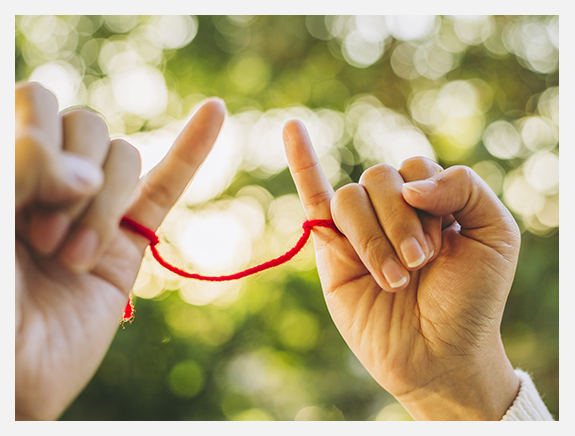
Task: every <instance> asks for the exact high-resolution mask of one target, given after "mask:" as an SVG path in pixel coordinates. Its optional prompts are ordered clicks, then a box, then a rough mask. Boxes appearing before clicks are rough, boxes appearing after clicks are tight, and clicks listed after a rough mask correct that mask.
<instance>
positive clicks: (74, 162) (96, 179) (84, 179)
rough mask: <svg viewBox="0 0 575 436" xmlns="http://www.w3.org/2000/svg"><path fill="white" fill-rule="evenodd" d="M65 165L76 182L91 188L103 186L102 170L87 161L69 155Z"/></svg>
mask: <svg viewBox="0 0 575 436" xmlns="http://www.w3.org/2000/svg"><path fill="white" fill-rule="evenodd" d="M64 163H65V164H66V166H67V167H68V169H69V170H70V173H71V174H72V175H73V176H74V178H75V179H76V181H78V182H80V183H81V184H83V185H88V186H90V187H93V186H100V185H101V184H102V181H103V178H102V170H101V169H100V168H98V167H97V166H96V165H94V164H93V163H92V162H90V161H88V160H87V159H84V158H82V157H80V156H75V155H73V154H67V155H66V156H65V157H64Z"/></svg>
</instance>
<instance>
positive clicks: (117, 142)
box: [110, 138, 142, 177]
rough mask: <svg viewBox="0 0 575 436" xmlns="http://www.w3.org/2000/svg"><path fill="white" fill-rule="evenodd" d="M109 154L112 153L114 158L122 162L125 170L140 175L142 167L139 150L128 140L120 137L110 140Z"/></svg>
mask: <svg viewBox="0 0 575 436" xmlns="http://www.w3.org/2000/svg"><path fill="white" fill-rule="evenodd" d="M110 154H114V155H115V158H117V159H118V160H119V161H121V162H122V164H123V166H125V168H126V170H127V171H129V172H130V173H133V174H135V175H136V176H137V177H138V176H139V175H140V171H141V167H142V159H141V157H140V152H139V151H138V149H137V148H136V147H134V146H133V145H132V144H130V143H129V142H128V141H126V140H125V139H120V138H118V139H113V140H112V141H111V142H110Z"/></svg>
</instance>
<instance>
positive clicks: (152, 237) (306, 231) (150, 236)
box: [120, 217, 339, 328]
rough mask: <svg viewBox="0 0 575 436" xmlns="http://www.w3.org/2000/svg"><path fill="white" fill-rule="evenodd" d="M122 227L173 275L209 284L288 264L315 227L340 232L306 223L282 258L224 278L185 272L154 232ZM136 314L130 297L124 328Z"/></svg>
mask: <svg viewBox="0 0 575 436" xmlns="http://www.w3.org/2000/svg"><path fill="white" fill-rule="evenodd" d="M120 225H122V226H124V227H126V228H127V229H130V230H132V231H133V232H135V233H138V234H140V235H142V236H143V237H145V238H146V239H147V240H148V241H150V250H151V251H152V254H153V256H154V258H155V259H156V260H157V261H158V263H159V264H160V265H162V266H163V267H164V268H166V269H168V270H170V271H172V272H173V273H176V274H178V275H179V276H182V277H187V278H190V279H196V280H204V281H208V282H225V281H229V280H237V279H241V278H243V277H247V276H250V275H252V274H256V273H258V272H260V271H265V270H266V269H270V268H273V267H274V266H278V265H281V264H284V263H286V262H287V261H289V260H291V259H292V258H293V257H294V256H295V255H296V254H298V253H299V252H300V251H301V249H302V248H303V247H304V245H305V244H306V242H307V240H308V239H309V236H310V235H311V230H312V229H313V228H314V227H327V228H330V229H333V230H335V231H336V232H339V230H338V229H337V227H336V226H335V224H334V222H333V221H332V220H308V221H305V222H304V223H303V225H302V227H303V234H302V235H301V237H300V238H299V240H298V241H297V243H296V244H295V245H294V247H293V248H292V249H291V250H288V251H287V252H286V253H284V254H282V255H281V256H279V257H276V258H275V259H272V260H269V261H267V262H264V263H262V264H260V265H257V266H254V267H251V268H248V269H245V270H243V271H240V272H237V273H235V274H230V275H224V276H204V275H201V274H196V273H189V272H187V271H184V270H183V269H180V268H178V267H177V266H174V265H172V264H171V263H169V262H168V261H167V260H165V259H164V258H163V257H162V255H161V254H160V252H159V251H158V249H157V248H156V246H157V245H158V244H159V243H160V239H159V238H158V236H157V235H156V234H155V233H154V232H153V231H152V230H150V229H148V228H147V227H144V226H143V225H141V224H140V223H137V222H136V221H134V220H131V219H130V218H126V217H124V218H122V221H121V223H120ZM135 312H136V309H135V308H134V303H133V300H132V296H131V295H130V296H129V297H128V303H127V304H126V307H125V308H124V312H123V314H122V318H121V319H120V323H121V324H122V328H124V323H126V322H129V323H130V324H132V321H133V320H134V316H135Z"/></svg>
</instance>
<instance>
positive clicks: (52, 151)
mask: <svg viewBox="0 0 575 436" xmlns="http://www.w3.org/2000/svg"><path fill="white" fill-rule="evenodd" d="M224 118H225V106H224V104H223V102H222V101H221V100H218V99H212V100H208V101H207V102H205V103H204V104H203V105H202V106H201V107H200V109H199V110H198V111H197V113H196V114H195V115H194V117H193V118H192V120H191V121H190V122H189V123H188V124H187V125H186V127H185V128H184V130H183V131H182V132H181V134H180V135H179V137H178V138H177V139H176V141H175V143H174V145H173V147H172V148H171V150H170V151H169V153H168V154H167V155H166V157H165V158H164V159H163V160H162V161H161V162H160V163H159V164H158V165H157V166H156V167H155V168H154V169H153V170H152V171H151V172H150V173H148V174H147V175H146V176H145V177H143V178H142V179H140V180H138V177H139V171H140V159H139V154H138V153H137V151H136V150H135V149H134V148H133V147H132V146H130V145H129V144H128V143H127V142H125V141H123V140H113V141H110V140H109V138H108V136H107V131H106V127H105V124H104V123H103V121H102V119H101V118H99V117H98V116H97V115H95V114H94V113H93V112H91V111H88V110H86V109H77V110H74V111H70V112H67V113H65V114H59V113H58V112H57V103H56V102H55V98H54V96H53V95H51V94H50V93H49V92H48V91H46V90H45V89H44V88H42V87H40V86H39V85H35V84H25V85H23V86H19V87H17V89H16V119H17V132H16V138H17V141H16V142H17V144H16V180H17V190H16V193H17V195H16V229H17V231H16V360H15V365H16V370H15V375H16V380H15V385H16V418H17V419H29V420H50V419H56V418H58V417H59V416H60V415H61V413H63V411H64V410H65V408H66V407H67V406H68V405H69V404H70V402H71V401H72V400H73V399H74V398H75V397H76V396H77V395H78V393H79V392H80V391H81V390H82V389H83V388H84V386H85V385H86V384H87V383H88V381H89V380H90V378H91V377H92V376H93V374H94V373H95V371H96V369H97V368H98V366H99V364H100V362H101V360H102V359H103V357H104V355H105V353H106V351H107V349H108V347H109V345H110V343H111V341H112V339H113V337H114V334H115V332H116V331H117V329H118V320H119V318H120V317H121V313H122V309H123V307H124V306H125V304H126V301H127V299H128V294H129V292H130V290H131V289H132V286H133V284H134V281H135V279H136V275H137V273H138V270H139V268H140V263H141V261H142V258H143V254H144V251H145V248H146V246H147V245H148V241H147V240H146V239H144V238H142V237H141V236H139V235H137V234H135V233H133V232H131V231H127V230H123V229H121V228H119V222H120V219H121V218H122V216H127V217H128V218H131V219H133V220H135V221H137V222H139V223H141V224H142V225H144V226H146V227H147V228H150V229H153V230H155V229H156V228H157V227H158V226H159V225H160V223H161V222H162V220H163V219H164V217H165V215H166V214H167V213H168V212H169V210H170V209H171V207H172V206H173V204H174V203H175V202H176V201H177V199H178V198H179V197H180V195H181V194H182V193H183V191H184V190H185V189H186V187H187V186H188V183H189V182H190V180H191V179H192V178H193V176H194V174H195V173H196V171H197V170H198V168H199V167H200V165H201V164H202V162H203V161H204V159H205V158H206V156H207V155H208V153H209V152H210V150H211V148H212V146H213V144H214V142H215V140H216V138H217V136H218V133H219V131H220V129H221V126H222V124H223V121H224ZM22 138H25V139H26V141H27V142H25V141H24V140H23V139H22ZM19 141H20V142H19ZM24 143H25V146H24V145H22V144H24ZM29 150H41V151H42V153H41V154H42V156H44V157H45V156H49V157H50V156H51V157H50V159H49V161H50V162H59V161H58V159H59V156H60V155H68V154H76V155H80V156H83V158H87V159H89V160H91V161H93V162H95V163H97V165H99V166H101V167H102V172H103V175H104V181H103V185H102V186H101V189H100V190H99V191H98V192H92V193H86V192H84V193H82V192H79V191H78V192H76V191H74V190H73V189H72V190H70V189H68V191H67V192H68V194H69V195H67V197H66V196H65V195H64V196H63V194H62V192H64V191H66V189H67V188H66V187H65V186H64V187H63V188H62V186H63V185H62V183H60V181H59V180H58V177H60V176H61V174H59V173H58V172H59V171H60V170H61V169H62V168H63V167H62V165H59V164H54V165H52V166H50V168H55V169H54V171H51V172H50V171H48V172H47V173H46V174H44V173H42V175H41V176H38V177H37V172H38V171H41V170H42V168H45V167H46V166H45V165H43V166H41V168H39V169H37V170H34V168H31V167H30V166H29V165H30V162H32V163H33V162H34V161H35V160H37V159H35V157H34V156H35V155H34V154H33V153H32V154H31V153H27V151H29ZM68 157H69V156H66V158H68ZM64 160H65V159H64ZM60 161H62V159H60ZM60 172H61V171H60ZM62 178H63V179H65V177H63V176H62ZM54 180H55V182H54V183H52V181H54ZM44 183H52V185H50V186H59V187H61V188H62V189H60V191H62V192H60V191H58V190H52V189H48V190H47V189H44V188H43V186H44V187H45V186H47V185H42V184H44ZM58 183H60V184H58ZM19 187H20V188H21V189H19ZM65 188H66V189H65ZM70 192H71V194H70ZM60 194H62V195H60ZM57 195H60V197H57ZM64 197H66V198H64ZM64 200H65V201H64ZM58 223H59V224H58ZM49 230H57V231H56V232H55V233H54V232H51V231H49Z"/></svg>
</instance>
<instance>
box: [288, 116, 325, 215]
mask: <svg viewBox="0 0 575 436" xmlns="http://www.w3.org/2000/svg"><path fill="white" fill-rule="evenodd" d="M283 138H284V144H285V150H286V155H287V159H288V164H289V168H290V172H291V174H292V177H293V180H294V182H295V185H296V188H297V191H298V194H299V197H300V199H301V202H302V205H303V208H304V210H305V213H306V216H307V218H308V219H310V220H311V219H331V213H330V200H331V197H332V196H333V188H332V187H331V184H330V183H329V180H328V179H327V177H326V176H325V174H324V172H323V170H322V169H321V165H320V163H319V159H318V158H317V155H316V153H315V150H314V149H313V146H312V144H311V140H310V138H309V135H308V133H307V131H306V128H305V127H304V125H303V124H302V123H301V122H300V121H297V120H292V121H289V122H288V123H287V124H286V126H285V128H284V134H283Z"/></svg>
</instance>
